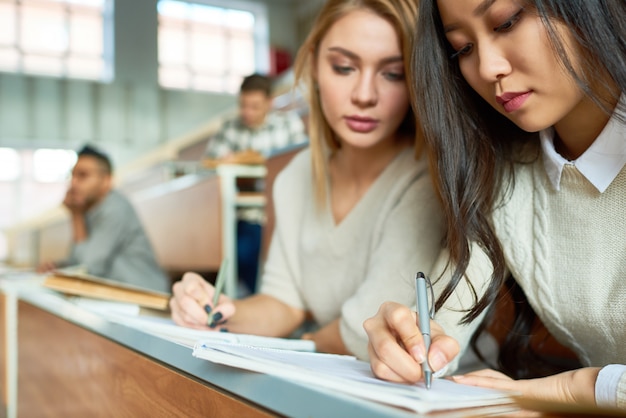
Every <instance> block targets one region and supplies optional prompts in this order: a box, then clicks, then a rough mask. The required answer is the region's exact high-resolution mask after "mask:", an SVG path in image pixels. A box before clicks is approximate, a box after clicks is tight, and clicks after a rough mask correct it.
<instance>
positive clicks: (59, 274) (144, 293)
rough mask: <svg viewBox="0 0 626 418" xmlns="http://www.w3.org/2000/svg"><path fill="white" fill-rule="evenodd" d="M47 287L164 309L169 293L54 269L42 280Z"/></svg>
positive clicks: (74, 293) (63, 291)
mask: <svg viewBox="0 0 626 418" xmlns="http://www.w3.org/2000/svg"><path fill="white" fill-rule="evenodd" d="M43 285H44V286H45V287H47V288H49V289H54V290H56V291H59V292H62V293H65V294H69V295H78V296H88V297H90V298H94V299H103V300H110V301H116V302H127V303H135V304H137V305H139V306H144V307H147V308H152V309H161V310H165V309H167V307H168V302H169V299H170V295H169V294H168V293H163V292H157V291H155V290H151V289H145V288H142V287H139V286H133V285H130V284H128V283H123V282H120V281H116V280H111V279H105V278H102V277H96V276H91V275H89V274H84V273H77V272H72V271H64V270H56V271H53V272H52V273H50V274H49V275H48V276H47V277H46V278H45V279H44V281H43Z"/></svg>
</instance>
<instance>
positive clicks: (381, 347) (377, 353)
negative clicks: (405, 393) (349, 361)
mask: <svg viewBox="0 0 626 418" xmlns="http://www.w3.org/2000/svg"><path fill="white" fill-rule="evenodd" d="M415 319H416V317H415V314H414V313H413V312H411V310H410V309H409V308H407V307H406V306H403V305H400V304H397V303H393V302H386V303H384V304H383V305H381V307H380V309H379V310H378V312H377V313H376V315H375V316H373V317H372V318H369V319H368V320H366V321H365V322H364V324H363V326H364V328H365V331H366V332H367V335H368V337H369V344H368V352H369V355H370V365H371V368H372V372H373V373H374V375H376V376H377V377H379V378H381V379H384V380H390V381H393V382H407V383H415V382H417V381H419V380H420V379H421V378H422V367H421V365H420V363H421V362H422V361H423V359H424V358H425V349H424V342H423V339H422V335H421V333H420V331H419V328H418V327H417V324H416V321H415Z"/></svg>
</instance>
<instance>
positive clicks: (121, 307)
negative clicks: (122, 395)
mask: <svg viewBox="0 0 626 418" xmlns="http://www.w3.org/2000/svg"><path fill="white" fill-rule="evenodd" d="M70 301H71V302H73V303H74V304H76V305H78V306H80V307H81V308H84V309H87V310H90V311H92V312H96V313H98V314H99V315H101V316H102V317H104V318H106V319H108V320H109V321H112V322H117V323H120V324H123V325H125V326H127V327H131V328H136V329H139V330H141V331H143V332H145V333H148V334H152V335H156V336H158V337H161V338H163V339H166V340H169V341H173V342H175V343H178V344H181V345H184V346H187V347H189V348H193V347H194V345H195V343H196V342H197V341H199V340H202V339H204V340H212V341H215V342H231V343H240V344H247V345H251V346H257V347H269V348H280V349H283V350H295V351H315V343H314V342H313V341H309V340H300V339H291V338H273V337H263V336H258V335H249V334H235V333H230V332H217V331H203V330H197V329H191V328H186V327H181V326H179V325H176V324H175V323H174V321H172V319H171V318H170V316H169V313H167V312H159V311H154V312H147V311H146V310H144V309H140V307H139V306H138V305H134V304H125V303H117V302H108V301H103V300H97V299H91V298H86V297H75V298H71V299H70Z"/></svg>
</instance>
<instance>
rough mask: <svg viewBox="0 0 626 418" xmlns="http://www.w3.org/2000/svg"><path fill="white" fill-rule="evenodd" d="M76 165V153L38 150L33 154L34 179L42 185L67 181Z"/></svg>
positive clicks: (59, 150) (60, 150)
mask: <svg viewBox="0 0 626 418" xmlns="http://www.w3.org/2000/svg"><path fill="white" fill-rule="evenodd" d="M74 164H76V153H75V152H74V151H68V150H62V149H38V150H36V151H35V153H34V154H33V177H34V179H35V181H39V182H42V183H55V182H62V181H66V180H67V179H68V178H69V174H70V172H71V171H72V168H73V167H74Z"/></svg>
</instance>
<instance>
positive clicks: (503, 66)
mask: <svg viewBox="0 0 626 418" xmlns="http://www.w3.org/2000/svg"><path fill="white" fill-rule="evenodd" d="M478 56H479V60H480V62H479V69H478V71H479V74H480V76H481V77H482V78H483V79H484V80H486V81H490V82H496V81H498V80H500V79H501V78H502V77H505V76H507V75H509V74H510V73H511V69H512V68H511V63H510V62H509V60H508V59H507V58H506V56H505V55H504V54H503V53H502V51H500V49H499V48H497V46H495V45H494V44H489V45H488V46H486V47H484V48H482V49H481V50H479V52H478Z"/></svg>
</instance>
